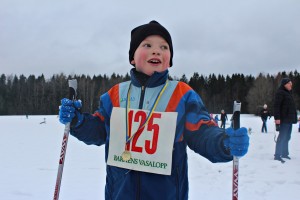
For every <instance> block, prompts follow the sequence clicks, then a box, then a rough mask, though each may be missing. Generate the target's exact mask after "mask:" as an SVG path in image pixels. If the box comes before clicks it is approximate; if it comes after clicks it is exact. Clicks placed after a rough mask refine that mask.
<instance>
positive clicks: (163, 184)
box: [71, 69, 232, 200]
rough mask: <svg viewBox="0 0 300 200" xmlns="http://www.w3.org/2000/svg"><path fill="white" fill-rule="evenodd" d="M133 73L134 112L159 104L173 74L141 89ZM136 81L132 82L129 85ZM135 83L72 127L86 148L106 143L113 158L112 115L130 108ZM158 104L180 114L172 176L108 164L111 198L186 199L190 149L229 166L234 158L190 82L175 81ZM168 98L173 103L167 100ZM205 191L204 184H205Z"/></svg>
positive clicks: (108, 95) (158, 76)
mask: <svg viewBox="0 0 300 200" xmlns="http://www.w3.org/2000/svg"><path fill="white" fill-rule="evenodd" d="M133 70H135V69H132V70H131V83H132V87H133V89H132V94H131V97H132V98H134V99H135V100H138V101H136V102H135V103H134V102H132V103H131V104H130V107H131V108H140V109H142V108H143V109H146V108H145V107H144V105H145V104H146V103H145V102H153V98H156V96H157V93H158V92H159V91H160V90H161V88H162V86H163V85H164V84H165V82H166V80H167V78H168V71H165V72H162V73H154V74H153V75H152V76H151V77H150V78H149V79H148V81H147V82H146V85H145V87H141V85H140V83H139V81H138V80H137V79H136V77H135V74H134V73H133ZM129 82H130V81H129ZM129 82H123V83H120V84H117V85H115V86H114V87H112V88H111V89H110V90H109V91H108V92H107V93H105V94H103V95H102V96H101V97H100V107H99V109H98V110H97V111H96V112H95V113H94V114H93V115H91V114H87V113H84V121H83V123H82V124H81V125H80V126H79V127H76V128H72V129H71V135H73V136H75V137H76V138H78V139H79V140H80V141H83V142H84V143H86V144H89V145H90V144H94V145H99V146H100V145H102V144H105V158H106V160H107V156H108V150H109V138H110V134H113V133H110V116H111V112H112V109H113V107H125V106H126V104H125V103H124V102H126V101H124V100H126V98H127V96H126V95H127V91H128V85H129ZM169 83H170V84H169V85H168V87H167V89H166V91H165V92H164V94H163V96H162V100H161V101H160V102H159V104H158V106H157V111H160V112H161V111H162V112H177V113H178V115H177V126H176V133H175V139H174V146H173V157H172V170H171V175H160V174H153V173H147V172H140V171H134V170H128V169H124V168H119V167H114V166H109V165H107V167H106V173H107V175H106V186H105V199H111V200H115V199H120V200H133V199H140V200H151V199H153V200H159V199H162V200H168V199H169V200H176V199H177V200H184V199H188V190H189V184H188V163H187V149H186V147H187V146H188V147H189V148H190V149H192V150H193V151H195V152H196V153H198V154H200V155H201V156H203V157H205V158H207V159H208V160H210V161H211V162H213V163H215V162H228V161H231V160H232V156H230V155H229V154H228V152H226V150H225V149H224V146H223V139H224V135H225V133H224V130H223V129H221V128H219V127H218V126H217V125H216V123H215V122H214V121H213V120H212V119H211V118H210V116H209V114H208V112H207V110H206V108H205V106H204V104H203V102H202V100H201V98H200V97H199V95H198V94H197V93H196V92H195V91H194V90H192V89H191V88H190V87H189V86H188V85H187V84H185V83H183V82H178V81H169ZM166 99H168V100H166ZM199 188H200V189H201V186H199Z"/></svg>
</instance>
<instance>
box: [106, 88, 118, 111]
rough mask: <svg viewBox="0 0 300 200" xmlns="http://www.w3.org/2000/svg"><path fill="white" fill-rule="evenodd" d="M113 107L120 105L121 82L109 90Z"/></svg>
mask: <svg viewBox="0 0 300 200" xmlns="http://www.w3.org/2000/svg"><path fill="white" fill-rule="evenodd" d="M107 93H108V95H109V97H110V100H111V103H112V105H113V107H120V97H119V84H118V85H115V86H113V87H112V88H111V89H110V90H109V91H108V92H107Z"/></svg>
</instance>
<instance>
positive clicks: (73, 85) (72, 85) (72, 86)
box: [53, 79, 77, 200]
mask: <svg viewBox="0 0 300 200" xmlns="http://www.w3.org/2000/svg"><path fill="white" fill-rule="evenodd" d="M76 90H77V80H76V79H71V80H69V99H71V100H75V98H76ZM70 125H71V123H70V122H69V123H67V124H66V125H65V130H64V136H63V141H62V146H61V152H60V157H59V165H58V171H57V177H56V184H55V190H54V197H53V200H58V199H59V191H60V185H61V179H62V173H63V169H64V162H65V156H66V150H67V144H68V138H69V132H70Z"/></svg>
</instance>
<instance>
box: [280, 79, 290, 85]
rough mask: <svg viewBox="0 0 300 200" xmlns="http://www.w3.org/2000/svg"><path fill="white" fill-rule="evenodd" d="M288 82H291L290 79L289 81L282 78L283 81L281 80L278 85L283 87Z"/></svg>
mask: <svg viewBox="0 0 300 200" xmlns="http://www.w3.org/2000/svg"><path fill="white" fill-rule="evenodd" d="M290 81H291V79H289V78H283V79H282V80H281V83H280V85H282V86H284V85H285V84H287V83H288V82H290Z"/></svg>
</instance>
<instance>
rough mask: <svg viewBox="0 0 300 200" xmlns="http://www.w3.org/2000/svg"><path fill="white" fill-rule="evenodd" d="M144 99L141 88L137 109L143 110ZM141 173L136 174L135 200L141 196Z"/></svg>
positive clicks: (143, 87)
mask: <svg viewBox="0 0 300 200" xmlns="http://www.w3.org/2000/svg"><path fill="white" fill-rule="evenodd" d="M144 98H145V86H142V87H141V98H140V103H139V109H142V108H143V102H144ZM140 173H141V172H137V173H136V174H137V194H136V199H137V200H139V199H141V197H140V195H141V191H140V190H141V176H140Z"/></svg>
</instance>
